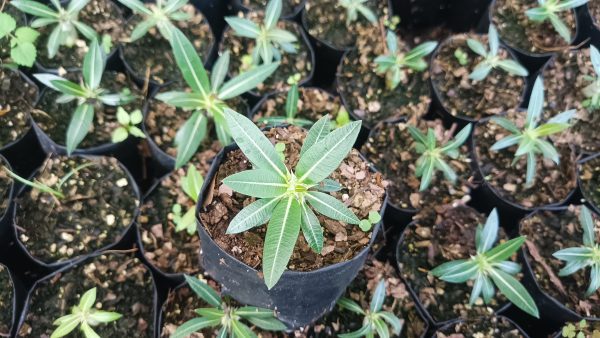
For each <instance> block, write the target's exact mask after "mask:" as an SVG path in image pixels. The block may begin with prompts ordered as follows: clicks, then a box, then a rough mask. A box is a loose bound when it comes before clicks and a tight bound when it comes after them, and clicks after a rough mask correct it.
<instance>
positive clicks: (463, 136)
mask: <svg viewBox="0 0 600 338" xmlns="http://www.w3.org/2000/svg"><path fill="white" fill-rule="evenodd" d="M472 128H473V125H472V124H471V123H469V124H467V125H466V126H465V127H464V128H463V129H461V131H459V132H458V134H456V136H455V137H454V139H453V140H452V141H450V142H448V143H447V144H446V145H445V146H444V147H443V148H442V151H448V150H450V149H456V148H458V147H460V146H462V145H463V144H464V143H465V142H466V141H467V138H469V135H470V134H471V129H472Z"/></svg>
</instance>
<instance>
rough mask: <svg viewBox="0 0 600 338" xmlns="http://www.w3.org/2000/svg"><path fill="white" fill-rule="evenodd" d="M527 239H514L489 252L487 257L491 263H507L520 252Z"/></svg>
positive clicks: (521, 237) (522, 237)
mask: <svg viewBox="0 0 600 338" xmlns="http://www.w3.org/2000/svg"><path fill="white" fill-rule="evenodd" d="M525 239H526V238H525V236H520V237H516V238H513V239H511V240H509V241H507V242H504V243H502V244H500V245H498V246H496V247H495V248H493V249H491V250H490V251H487V252H486V253H485V255H486V257H487V258H488V259H489V260H490V261H491V262H501V261H505V260H507V259H509V258H510V257H511V256H512V255H513V254H514V253H515V252H517V250H519V248H520V247H521V245H523V243H525Z"/></svg>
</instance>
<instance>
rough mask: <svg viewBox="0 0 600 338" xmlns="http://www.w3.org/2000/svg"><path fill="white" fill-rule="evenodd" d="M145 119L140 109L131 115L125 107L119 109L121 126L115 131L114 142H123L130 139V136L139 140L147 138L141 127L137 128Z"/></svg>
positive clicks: (113, 134) (118, 118)
mask: <svg viewBox="0 0 600 338" xmlns="http://www.w3.org/2000/svg"><path fill="white" fill-rule="evenodd" d="M143 119H144V116H143V115H142V112H141V111H140V110H139V109H136V110H134V111H133V112H131V114H130V113H128V112H127V111H126V110H125V109H123V107H118V108H117V121H118V122H119V124H120V126H119V127H117V128H116V129H115V130H114V131H113V133H112V142H113V143H119V142H123V141H125V140H126V139H127V138H128V137H129V135H131V136H135V137H139V138H146V135H145V134H144V132H143V131H142V130H141V129H140V128H139V127H137V125H139V124H140V123H142V120H143Z"/></svg>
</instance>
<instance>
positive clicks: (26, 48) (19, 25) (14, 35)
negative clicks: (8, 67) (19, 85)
mask: <svg viewBox="0 0 600 338" xmlns="http://www.w3.org/2000/svg"><path fill="white" fill-rule="evenodd" d="M0 21H1V22H2V25H1V26H0V60H2V62H3V63H4V62H6V61H9V64H10V63H13V64H16V65H19V66H24V67H32V66H33V64H34V63H35V58H36V56H37V51H36V48H35V43H36V40H37V39H38V37H39V33H38V32H37V31H36V30H34V29H33V28H31V27H27V26H26V25H25V16H24V15H22V14H21V13H20V12H19V11H17V10H16V9H15V8H14V7H9V6H7V5H6V3H5V2H4V1H3V2H2V5H1V6H0ZM3 67H5V65H3Z"/></svg>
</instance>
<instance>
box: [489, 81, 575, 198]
mask: <svg viewBox="0 0 600 338" xmlns="http://www.w3.org/2000/svg"><path fill="white" fill-rule="evenodd" d="M543 108H544V82H543V81H542V78H541V77H538V78H537V79H536V81H535V84H534V86H533V91H532V92H531V98H530V99H529V106H528V107H527V116H526V118H525V125H524V126H523V130H521V129H519V128H518V127H517V126H516V125H515V124H514V123H512V122H511V121H509V120H508V119H506V118H504V117H493V118H492V119H491V121H492V122H494V123H496V124H498V125H500V126H501V127H502V128H504V129H506V130H508V131H510V132H511V133H512V135H510V136H507V137H505V138H503V139H501V140H500V141H498V142H496V143H494V145H492V147H491V148H490V150H492V151H499V150H501V149H504V148H508V147H511V146H513V145H516V144H518V145H519V146H518V148H517V151H516V152H515V159H514V161H513V163H515V162H516V161H518V160H519V158H520V157H523V156H525V157H526V158H527V173H526V179H525V184H526V186H532V185H533V183H534V182H535V173H536V166H537V163H536V156H537V155H538V154H542V156H543V157H544V158H547V159H550V160H552V161H554V163H556V164H558V163H559V160H560V159H559V154H558V151H557V150H556V149H555V148H554V146H553V145H552V144H551V143H550V142H548V141H546V140H545V139H544V138H545V137H547V136H549V135H552V134H556V133H559V132H561V131H563V130H565V129H567V128H569V127H570V124H569V120H571V118H572V117H573V116H575V113H576V110H575V109H572V110H568V111H565V112H562V113H560V114H557V115H556V116H554V117H553V118H551V119H549V120H548V121H547V122H546V123H544V124H542V125H540V126H538V122H539V119H540V116H541V114H542V109H543Z"/></svg>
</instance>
